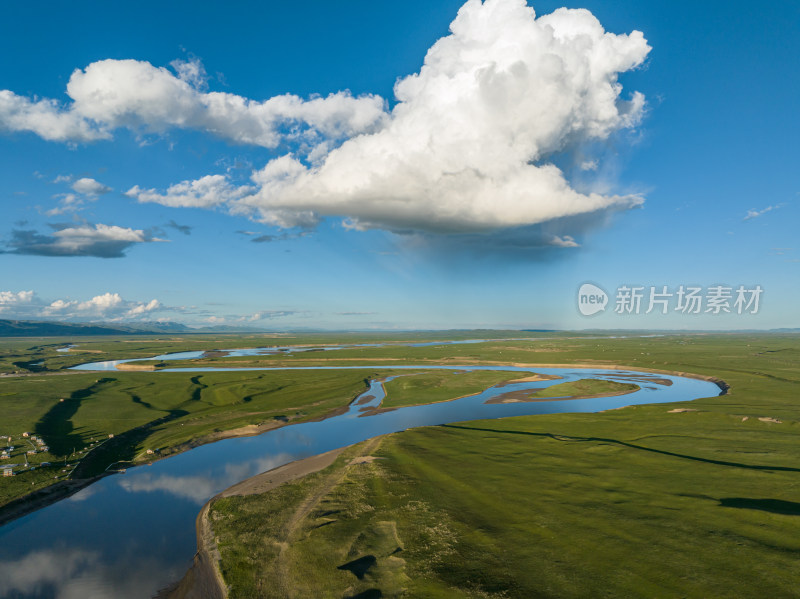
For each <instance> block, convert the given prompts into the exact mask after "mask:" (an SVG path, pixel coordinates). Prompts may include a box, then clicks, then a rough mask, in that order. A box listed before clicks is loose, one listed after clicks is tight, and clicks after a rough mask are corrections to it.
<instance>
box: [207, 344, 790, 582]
mask: <svg viewBox="0 0 800 599" xmlns="http://www.w3.org/2000/svg"><path fill="white" fill-rule="evenodd" d="M491 345H492V344H487V345H486V346H484V347H482V348H481V347H478V346H473V347H469V348H468V349H467V347H466V346H453V347H451V348H449V349H450V350H453V351H454V353H455V352H462V351H465V350H466V351H469V352H481V351H485V353H484V356H485V357H486V358H488V359H489V360H491V359H496V356H497V353H498V352H499V351H500V349H499V347H498V345H497V344H495V345H494V346H492V347H491V348H490V346H491ZM541 345H547V346H549V347H550V348H551V349H552V352H545V351H540V347H541ZM541 345H540V344H538V342H537V343H536V344H530V345H529V346H528V347H524V346H520V345H518V344H516V343H515V344H514V345H511V344H502V347H504V348H505V349H503V350H502V351H503V352H504V353H505V352H506V351H508V352H509V354H510V355H513V356H514V358H504V359H509V361H511V360H515V361H516V360H519V361H520V362H526V363H533V362H534V361H535V362H538V363H544V362H547V363H568V362H571V361H574V362H581V363H587V362H593V363H597V364H600V363H605V364H609V365H613V364H626V365H631V366H638V367H649V368H656V369H663V370H671V371H681V372H691V373H695V374H699V375H708V376H717V377H720V378H722V379H724V380H725V381H726V382H727V383H729V384H730V385H731V389H730V392H729V393H728V394H727V395H723V396H720V397H711V398H706V399H700V400H697V401H694V402H690V403H689V402H687V403H685V404H670V405H669V406H664V405H647V406H638V407H632V408H626V409H622V410H613V411H609V412H605V413H598V414H556V415H542V416H531V417H517V418H508V419H501V420H492V421H477V422H469V423H464V424H454V425H447V426H440V427H430V428H423V429H416V430H410V431H405V432H403V433H397V434H394V435H390V436H387V437H384V438H383V439H382V440H381V442H380V444H379V445H377V444H376V445H374V446H373V447H372V448H371V449H370V450H369V451H370V454H371V455H372V456H374V457H377V458H379V459H376V460H374V461H371V462H367V463H359V464H351V463H350V458H351V457H352V455H355V454H356V453H357V452H358V451H359V447H354V448H351V449H350V450H348V451H350V452H351V453H350V454H347V453H345V454H343V455H342V456H341V457H340V458H339V459H338V460H337V462H335V463H334V464H333V465H332V466H331V467H329V468H328V469H326V470H323V471H321V472H319V473H316V474H313V475H310V476H308V477H306V478H305V479H302V480H300V481H296V482H293V483H289V484H286V485H283V486H282V487H279V488H278V489H275V490H274V491H271V492H269V493H266V494H263V495H254V496H246V497H228V498H225V499H220V500H218V501H216V502H215V503H213V504H212V506H211V512H210V513H211V521H212V525H213V527H214V531H215V534H216V536H217V537H218V544H219V548H220V551H221V555H222V560H221V567H222V572H223V575H224V576H225V580H226V582H227V583H229V584H230V585H231V589H232V590H231V597H271V596H275V597H278V596H280V597H361V598H367V597H397V596H401V595H402V596H403V597H676V596H678V597H754V598H755V597H758V598H761V597H796V596H797V590H798V588H800V571H798V569H797V564H798V563H799V562H798V560H799V559H800V483H799V482H798V481H800V478H799V477H800V423H799V421H800V391H798V390H799V389H800V336H798V335H703V336H692V335H678V336H669V337H661V338H650V339H635V338H630V339H584V340H577V339H563V340H548V341H546V342H544V343H542V344H541ZM490 349H491V351H490ZM523 356H524V357H523ZM476 357H478V356H476ZM461 359H463V355H462V356H461ZM409 378H413V377H409ZM676 408H678V409H681V408H683V409H685V410H688V411H683V412H676V411H674V410H675V409H676ZM298 506H302V507H303V509H302V510H299V508H298Z"/></svg>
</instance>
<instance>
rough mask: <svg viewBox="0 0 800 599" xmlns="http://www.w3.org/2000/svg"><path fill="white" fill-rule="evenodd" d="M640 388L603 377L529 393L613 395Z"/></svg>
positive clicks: (562, 384)
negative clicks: (606, 379)
mask: <svg viewBox="0 0 800 599" xmlns="http://www.w3.org/2000/svg"><path fill="white" fill-rule="evenodd" d="M637 389H639V385H634V384H633V383H617V382H616V381H604V380H602V379H582V380H580V381H571V382H569V383H558V384H555V385H551V386H549V387H547V388H545V389H538V390H536V391H534V392H533V393H530V394H529V397H530V398H531V399H534V398H536V399H538V398H547V397H594V396H596V395H611V394H614V395H615V394H620V393H631V392H633V391H636V390H637Z"/></svg>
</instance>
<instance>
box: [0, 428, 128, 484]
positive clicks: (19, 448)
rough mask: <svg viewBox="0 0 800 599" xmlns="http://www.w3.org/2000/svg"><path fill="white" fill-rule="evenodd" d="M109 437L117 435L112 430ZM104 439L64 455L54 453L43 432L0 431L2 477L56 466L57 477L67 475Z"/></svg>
mask: <svg viewBox="0 0 800 599" xmlns="http://www.w3.org/2000/svg"><path fill="white" fill-rule="evenodd" d="M108 438H109V439H113V438H114V435H113V434H109V435H108ZM104 440H105V439H104ZM100 443H102V441H98V440H95V439H90V441H89V444H88V445H86V446H85V447H80V448H77V447H76V448H75V449H74V450H73V452H72V453H71V454H70V455H69V456H68V457H64V458H63V459H62V458H60V457H59V458H56V457H55V456H53V455H51V454H50V447H49V446H48V444H47V442H46V441H45V439H44V438H43V437H41V436H39V435H36V434H34V433H31V432H28V431H25V432H23V433H20V434H17V435H6V434H0V471H2V477H3V478H6V477H11V476H16V475H18V474H21V473H23V472H33V471H35V470H37V469H41V468H52V469H54V476H53V478H54V479H58V478H66V477H68V476H69V474H70V473H71V472H72V470H74V469H75V467H76V466H77V465H78V463H79V462H80V460H81V459H82V458H83V457H85V456H86V454H87V453H88V452H90V451H91V450H92V449H94V448H95V447H97V446H98V445H99V444H100ZM55 460H58V462H59V463H56V461H55ZM58 469H60V471H58ZM31 484H35V483H31Z"/></svg>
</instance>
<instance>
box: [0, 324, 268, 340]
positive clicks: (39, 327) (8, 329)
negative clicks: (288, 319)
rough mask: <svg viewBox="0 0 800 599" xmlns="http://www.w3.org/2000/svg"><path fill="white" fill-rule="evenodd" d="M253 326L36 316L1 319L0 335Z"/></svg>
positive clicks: (233, 329) (142, 332) (199, 330)
mask: <svg viewBox="0 0 800 599" xmlns="http://www.w3.org/2000/svg"><path fill="white" fill-rule="evenodd" d="M244 331H253V329H244V328H236V327H231V326H214V327H203V328H197V329H193V328H191V327H187V326H186V325H185V324H181V323H179V322H141V323H136V324H132V323H128V324H116V323H113V324H93V323H73V322H54V321H37V320H0V337H75V336H84V337H86V336H100V335H153V334H159V333H234V332H244Z"/></svg>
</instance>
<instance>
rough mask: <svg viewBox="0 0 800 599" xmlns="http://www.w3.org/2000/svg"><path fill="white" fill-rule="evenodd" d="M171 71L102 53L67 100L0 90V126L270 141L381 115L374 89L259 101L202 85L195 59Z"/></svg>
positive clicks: (334, 132) (344, 127)
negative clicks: (191, 132)
mask: <svg viewBox="0 0 800 599" xmlns="http://www.w3.org/2000/svg"><path fill="white" fill-rule="evenodd" d="M172 66H173V68H175V70H176V72H177V76H176V75H174V74H173V73H172V72H170V71H169V70H168V69H166V68H163V67H156V66H153V65H152V64H150V63H149V62H146V61H140V60H132V59H126V60H113V59H107V60H100V61H97V62H93V63H91V64H90V65H88V66H87V67H86V68H85V69H76V70H75V71H74V72H73V73H72V75H71V76H70V78H69V82H68V84H67V95H68V96H69V97H70V98H71V100H72V102H71V103H69V104H67V105H60V104H59V103H58V102H56V101H54V100H38V101H32V100H29V99H28V98H25V97H22V96H18V95H16V94H14V93H13V92H11V91H9V90H0V130H2V129H6V130H9V131H32V132H33V133H36V134H37V135H39V136H41V137H43V138H44V139H47V140H52V141H72V142H86V141H94V140H97V139H109V138H110V137H111V132H112V131H113V130H114V129H117V128H120V127H127V128H131V129H133V130H137V131H139V130H142V131H145V132H162V131H166V130H168V129H170V128H179V129H197V130H201V131H205V132H208V133H210V134H213V135H216V136H218V137H220V138H222V139H225V140H228V141H232V142H234V143H240V144H254V145H259V146H265V147H275V146H276V145H278V143H280V142H281V141H282V140H283V139H286V138H290V139H297V138H303V139H307V140H310V141H312V142H313V141H314V140H315V139H316V138H317V137H318V136H324V137H326V138H339V137H347V136H351V135H356V134H358V133H362V132H365V131H370V130H372V129H374V128H375V127H376V126H377V125H378V124H379V123H380V122H381V120H382V119H383V118H384V116H385V113H384V101H383V99H382V98H381V97H380V96H375V95H365V96H359V97H353V96H352V94H350V92H348V91H341V92H337V93H333V94H330V95H328V96H326V97H312V98H309V99H303V98H300V97H299V96H296V95H293V94H284V95H279V96H275V97H272V98H269V99H267V100H264V101H258V100H252V99H249V98H245V97H242V96H238V95H235V94H229V93H222V92H207V93H206V92H204V91H202V90H203V89H204V88H205V71H204V69H203V68H202V65H201V64H199V62H198V61H190V62H186V61H173V63H172Z"/></svg>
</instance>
